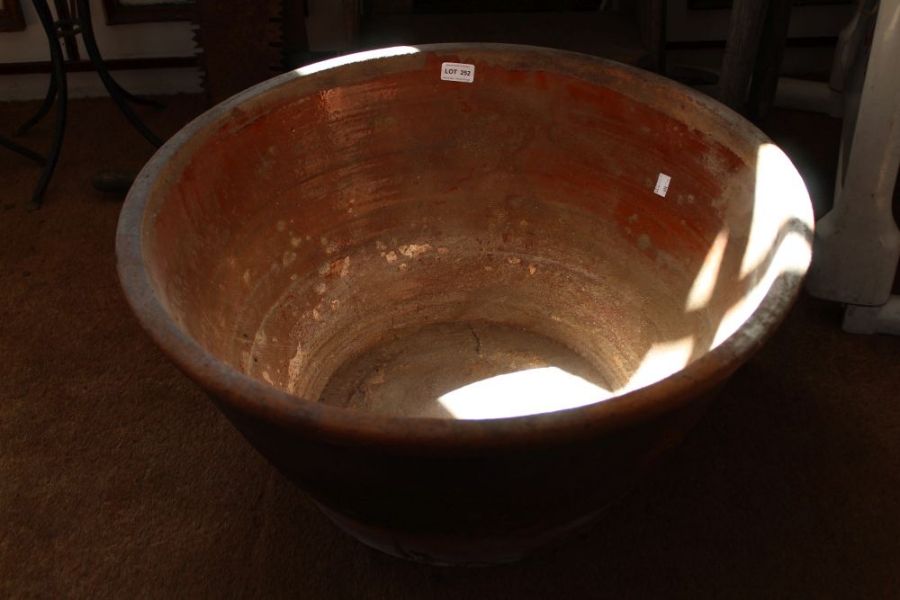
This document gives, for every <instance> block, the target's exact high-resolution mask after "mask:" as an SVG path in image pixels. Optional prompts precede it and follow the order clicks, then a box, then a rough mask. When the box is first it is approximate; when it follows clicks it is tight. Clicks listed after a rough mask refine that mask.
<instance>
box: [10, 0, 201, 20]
mask: <svg viewBox="0 0 900 600" xmlns="http://www.w3.org/2000/svg"><path fill="white" fill-rule="evenodd" d="M2 1H6V0H2ZM103 8H104V9H105V10H106V22H107V24H109V25H120V24H123V23H152V22H156V21H192V20H194V15H195V11H196V8H197V2H196V0H103Z"/></svg>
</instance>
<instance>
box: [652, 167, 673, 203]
mask: <svg viewBox="0 0 900 600" xmlns="http://www.w3.org/2000/svg"><path fill="white" fill-rule="evenodd" d="M670 181H672V178H671V177H669V176H668V175H666V174H665V173H660V174H659V177H658V178H657V179H656V187H655V188H653V193H654V194H656V195H657V196H662V197H663V198H665V197H666V194H667V193H668V192H669V182H670Z"/></svg>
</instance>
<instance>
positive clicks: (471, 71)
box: [441, 63, 475, 83]
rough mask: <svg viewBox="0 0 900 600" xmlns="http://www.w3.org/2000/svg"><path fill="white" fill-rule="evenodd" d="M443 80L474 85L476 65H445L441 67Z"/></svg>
mask: <svg viewBox="0 0 900 600" xmlns="http://www.w3.org/2000/svg"><path fill="white" fill-rule="evenodd" d="M441 79H443V80H444V81H461V82H463V83H472V82H473V81H475V65H464V64H462V63H443V64H442V65H441Z"/></svg>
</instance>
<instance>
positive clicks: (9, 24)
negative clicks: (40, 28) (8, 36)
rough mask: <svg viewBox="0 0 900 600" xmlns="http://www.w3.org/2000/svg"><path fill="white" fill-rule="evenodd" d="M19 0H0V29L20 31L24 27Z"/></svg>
mask: <svg viewBox="0 0 900 600" xmlns="http://www.w3.org/2000/svg"><path fill="white" fill-rule="evenodd" d="M19 2H20V0H0V31H21V30H23V29H25V18H24V17H23V16H22V7H21V6H20V5H19Z"/></svg>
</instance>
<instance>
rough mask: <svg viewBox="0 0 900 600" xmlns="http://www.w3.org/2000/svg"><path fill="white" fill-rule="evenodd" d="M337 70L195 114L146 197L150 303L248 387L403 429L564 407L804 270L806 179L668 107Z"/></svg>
mask: <svg viewBox="0 0 900 600" xmlns="http://www.w3.org/2000/svg"><path fill="white" fill-rule="evenodd" d="M343 62H345V63H347V64H343V65H341V66H335V65H333V64H332V65H330V67H331V68H328V67H329V65H325V66H314V67H312V68H307V69H305V70H304V69H301V70H298V72H295V73H293V74H291V75H288V76H286V77H283V78H280V79H278V80H275V81H273V82H269V83H267V84H263V86H262V87H259V88H255V89H252V90H251V91H250V92H247V93H245V94H244V95H242V96H241V97H239V98H235V99H233V100H232V101H229V102H228V103H226V104H225V105H223V106H220V107H218V108H217V109H214V111H212V112H211V113H209V114H207V115H205V116H204V117H201V119H200V120H198V122H196V123H194V124H192V125H191V126H189V127H188V128H187V129H186V130H185V131H184V132H182V134H180V135H179V136H177V137H176V139H175V140H174V141H173V142H170V144H169V146H167V148H166V149H164V151H163V152H162V155H163V156H162V158H159V157H158V158H157V160H156V163H157V166H155V167H154V169H156V172H155V173H154V180H153V183H152V185H151V186H150V187H149V188H148V191H147V193H146V197H147V200H146V201H147V206H146V208H145V213H144V214H145V216H144V221H143V226H142V244H143V253H144V260H145V262H146V266H147V268H148V271H149V273H150V276H151V280H152V283H153V285H154V287H155V288H156V293H157V296H158V297H159V298H160V300H161V301H162V303H163V305H164V306H165V309H166V310H167V311H168V312H169V314H170V315H171V317H172V318H173V319H174V320H175V321H176V322H177V323H178V324H179V325H180V327H182V328H183V329H184V330H185V331H187V332H188V333H189V334H190V335H191V336H192V337H193V338H194V339H195V340H197V341H198V342H199V343H200V344H201V345H202V346H203V347H204V348H206V349H207V350H208V351H209V352H210V353H211V354H212V355H214V356H215V357H216V358H217V359H219V360H221V361H224V362H226V363H227V364H229V365H231V366H232V367H234V368H235V369H238V370H240V371H242V372H244V373H246V374H248V375H250V376H251V377H254V378H257V379H259V380H262V381H265V382H267V383H268V384H271V385H272V386H276V387H278V388H281V389H283V390H286V391H288V392H290V393H291V394H294V395H296V396H298V397H300V398H305V399H307V400H312V401H320V402H325V403H328V404H333V405H338V406H345V407H350V408H354V409H358V410H365V411H371V412H375V413H382V414H389V415H395V416H407V417H416V416H431V417H447V418H494V417H505V416H514V415H521V414H532V413H540V412H547V411H553V410H559V409H562V408H570V407H573V406H580V405H583V404H589V403H593V402H598V401H602V400H605V399H608V398H611V397H614V396H617V395H620V394H623V393H625V392H627V391H630V390H634V389H637V388H640V387H643V386H646V385H650V384H652V383H654V382H657V381H659V380H660V379H663V378H665V377H667V376H669V375H671V374H672V373H675V372H677V371H678V370H680V369H682V368H683V367H685V366H686V365H688V364H690V363H691V362H692V361H695V360H698V359H700V358H701V357H703V356H704V355H705V354H706V353H708V352H709V351H710V350H711V349H712V348H714V347H715V346H717V345H719V344H721V343H723V342H724V341H725V340H727V339H728V338H729V336H731V335H732V334H733V333H734V332H735V331H736V330H738V329H739V328H741V327H742V326H745V325H746V324H747V323H748V321H749V320H750V318H751V317H752V315H753V314H754V311H755V310H756V308H757V307H758V305H759V303H760V301H761V300H762V299H763V298H764V297H765V295H766V294H767V293H768V291H769V289H770V287H771V285H772V282H773V281H774V279H775V278H776V277H778V276H779V275H781V274H783V273H786V272H796V273H802V272H803V271H805V268H806V263H807V262H808V241H809V240H808V236H809V227H810V215H809V201H808V197H807V196H806V191H805V188H804V187H803V183H802V180H800V178H799V176H798V175H797V173H796V171H795V170H794V168H793V166H792V165H791V164H790V162H789V161H788V160H787V159H786V158H785V157H784V155H783V154H782V153H781V152H780V151H779V150H778V149H777V148H775V147H774V146H772V145H771V144H769V143H768V142H767V140H766V139H765V138H764V137H763V136H762V135H761V134H760V133H759V132H758V131H757V130H755V129H754V128H753V127H752V126H750V125H749V124H747V123H746V122H744V121H743V120H741V119H740V118H738V117H736V116H735V115H733V114H732V113H730V112H728V111H725V110H724V109H721V108H719V107H718V106H717V105H715V104H714V103H712V102H710V101H706V100H703V99H700V98H699V97H698V96H697V95H695V94H693V93H692V92H689V91H687V90H685V89H684V88H682V87H680V86H677V85H675V84H672V83H669V82H666V81H665V80H662V79H660V78H656V77H653V76H650V75H647V74H644V73H640V72H637V71H634V70H631V69H627V68H625V67H622V66H620V65H616V64H614V63H609V62H605V61H599V60H596V59H589V58H586V57H581V56H578V55H572V54H566V53H558V52H552V51H546V50H534V49H525V48H511V47H499V48H498V47H476V48H455V49H454V48H431V49H427V48H421V49H416V48H401V49H393V50H388V51H384V52H382V53H381V54H371V53H370V54H369V55H367V56H366V55H364V56H363V57H359V56H356V57H353V58H351V59H344V61H343ZM445 62H457V63H465V64H472V65H474V66H475V69H474V71H475V76H474V81H472V82H471V83H468V82H457V81H446V80H442V79H441V72H442V65H443V63H445ZM762 333H763V332H760V334H762Z"/></svg>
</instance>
